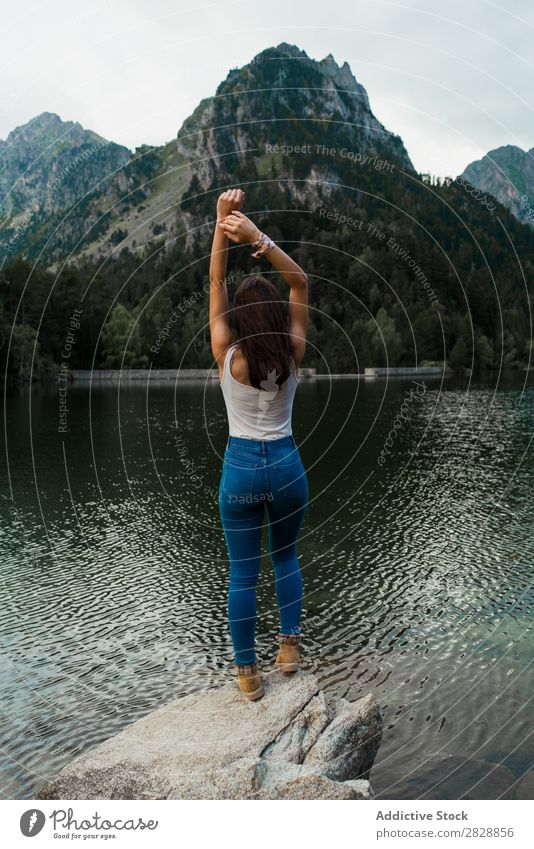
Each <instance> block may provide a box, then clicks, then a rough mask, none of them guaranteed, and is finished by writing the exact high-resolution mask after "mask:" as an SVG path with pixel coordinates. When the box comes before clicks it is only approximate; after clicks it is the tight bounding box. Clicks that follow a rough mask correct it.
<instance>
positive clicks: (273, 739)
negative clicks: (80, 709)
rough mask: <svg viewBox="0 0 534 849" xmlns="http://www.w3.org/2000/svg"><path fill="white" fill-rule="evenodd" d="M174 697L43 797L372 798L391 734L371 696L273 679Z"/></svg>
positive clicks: (299, 677) (310, 680)
mask: <svg viewBox="0 0 534 849" xmlns="http://www.w3.org/2000/svg"><path fill="white" fill-rule="evenodd" d="M264 682H265V696H264V697H263V698H262V699H260V700H259V701H256V702H250V701H247V700H246V699H245V698H244V696H243V695H242V694H241V693H240V692H239V690H238V689H237V685H236V683H235V682H233V681H232V682H230V683H228V684H226V685H225V686H223V687H220V688H218V689H214V690H207V691H204V692H202V693H196V694H193V695H190V696H185V697H184V698H181V699H176V700H175V701H173V702H169V703H168V704H166V705H163V707H161V708H159V709H158V710H156V711H154V712H153V713H150V714H148V716H145V717H144V718H143V719H140V720H138V721H137V722H134V723H133V724H132V725H129V726H127V727H126V728H125V729H124V730H123V731H121V732H120V733H119V734H117V735H116V736H115V737H111V738H110V739H109V740H105V741H104V742H103V743H100V744H99V745H98V746H96V747H95V748H93V749H90V750H89V751H87V752H85V754H83V755H81V756H80V757H78V758H76V760H74V761H73V762H72V763H70V764H69V765H68V766H66V767H64V768H63V769H62V770H61V772H60V773H59V774H58V775H57V776H56V777H55V778H53V779H52V780H50V781H48V782H47V783H46V784H45V785H44V786H43V787H42V788H41V789H40V790H39V792H38V793H37V798H38V799H370V798H372V796H373V794H372V790H371V787H370V785H369V780H368V778H369V771H370V769H371V766H372V764H373V761H374V758H375V756H376V753H377V751H378V747H379V745H380V741H381V737H382V711H381V709H380V707H379V706H378V704H377V703H376V701H375V700H374V698H373V697H372V696H371V695H367V696H365V697H364V698H363V699H359V700H358V701H356V702H354V703H350V702H347V701H345V700H344V699H341V700H339V701H338V702H336V703H334V704H328V703H327V701H326V699H325V695H324V693H323V692H322V691H321V690H320V688H319V685H318V682H317V680H316V678H314V677H313V676H312V675H307V674H304V673H302V672H299V673H297V674H296V675H292V676H289V675H284V674H283V673H282V672H280V671H275V672H273V673H270V674H268V675H265V676H264Z"/></svg>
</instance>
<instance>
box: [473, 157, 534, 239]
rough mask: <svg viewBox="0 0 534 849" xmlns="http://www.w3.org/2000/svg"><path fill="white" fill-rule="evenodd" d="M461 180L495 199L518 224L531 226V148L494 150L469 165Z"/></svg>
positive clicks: (533, 159)
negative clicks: (512, 215) (509, 212)
mask: <svg viewBox="0 0 534 849" xmlns="http://www.w3.org/2000/svg"><path fill="white" fill-rule="evenodd" d="M461 177H462V178H463V179H464V180H465V181H466V182H468V183H470V184H471V186H474V187H475V188H477V189H479V190H480V191H481V192H486V193H487V194H490V195H493V196H494V197H496V198H497V199H498V200H499V201H500V202H501V203H502V204H504V206H506V207H507V208H508V209H509V210H510V211H511V212H512V213H513V214H514V215H515V216H516V218H518V219H519V221H522V222H523V223H524V224H531V225H532V226H534V147H533V148H531V150H528V151H525V150H521V148H520V147H516V146H515V145H513V144H507V145H504V147H497V148H496V149H495V150H490V151H489V153H487V154H486V155H485V156H483V157H482V159H478V160H477V161H476V162H472V163H471V164H470V165H468V166H467V168H466V169H465V170H464V172H463V173H462V174H461Z"/></svg>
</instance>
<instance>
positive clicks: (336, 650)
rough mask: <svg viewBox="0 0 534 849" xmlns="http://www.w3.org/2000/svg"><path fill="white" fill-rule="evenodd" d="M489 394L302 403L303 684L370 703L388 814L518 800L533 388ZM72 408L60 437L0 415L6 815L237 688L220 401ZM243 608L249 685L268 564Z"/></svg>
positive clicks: (298, 421)
mask: <svg viewBox="0 0 534 849" xmlns="http://www.w3.org/2000/svg"><path fill="white" fill-rule="evenodd" d="M496 382H497V378H496V377H495V378H493V382H492V381H491V380H488V381H486V382H472V383H470V384H468V383H467V382H462V383H458V382H453V381H446V382H444V383H443V384H441V383H440V382H439V381H433V382H432V381H428V380H427V381H426V384H425V385H424V387H422V388H421V387H420V388H419V390H418V389H417V386H416V384H414V383H413V382H410V381H409V380H402V381H401V380H397V381H394V382H392V381H390V382H389V383H386V382H383V381H376V382H371V383H368V382H364V381H360V382H358V381H352V380H339V381H334V382H333V383H328V382H326V381H310V382H303V383H302V384H301V386H300V388H299V391H298V393H297V398H296V402H295V410H294V433H295V436H296V437H297V440H298V442H299V445H300V449H301V454H302V458H303V460H304V464H305V466H306V468H307V470H308V479H309V484H310V505H309V508H308V513H307V516H306V520H305V524H304V527H303V531H302V536H301V542H300V548H299V557H300V562H301V566H302V569H303V575H304V582H305V601H304V615H303V633H304V641H303V647H304V652H305V658H306V659H305V665H306V667H307V668H308V669H309V670H313V671H314V672H315V673H316V674H317V675H318V677H319V679H320V681H321V684H322V686H323V687H324V688H325V689H326V691H328V692H329V693H330V694H331V695H332V696H344V697H346V698H347V699H349V700H351V701H353V700H355V699H357V698H358V697H360V696H362V695H364V694H365V693H368V692H372V693H373V694H374V695H375V697H376V698H377V699H378V701H379V702H380V703H381V705H382V706H383V708H384V710H385V720H384V737H383V742H382V746H381V748H380V752H379V755H378V758H377V760H376V763H375V766H374V768H373V772H372V775H371V778H372V784H373V787H374V789H375V792H376V794H377V795H379V796H381V797H383V798H431V797H435V798H462V797H467V798H497V797H501V796H503V797H510V796H512V797H513V796H517V795H521V794H522V795H523V796H525V794H526V793H527V792H528V787H529V786H530V787H531V788H532V773H531V774H530V776H527V777H526V778H525V776H526V774H527V771H528V769H529V768H530V767H531V766H532V762H533V751H534V742H533V740H532V736H529V735H531V730H532V728H531V722H529V720H530V719H531V716H532V702H531V699H532V693H533V687H532V685H533V680H532V675H531V674H530V670H531V665H530V664H531V657H532V642H531V641H530V642H529V629H530V628H531V625H532V598H533V594H532V588H531V580H532V537H533V533H532V531H533V519H532V515H533V510H532V490H533V485H534V468H533V460H532V453H531V450H530V440H531V436H532V430H533V422H534V388H533V387H532V381H531V380H530V381H528V382H527V383H526V384H525V381H524V378H523V377H522V376H519V375H518V376H515V377H514V378H508V379H505V380H503V379H502V378H501V380H500V381H499V384H498V386H496ZM68 407H69V415H68V427H69V431H68V432H67V433H59V432H58V424H59V419H58V398H57V395H56V394H55V393H54V390H53V389H52V390H50V389H48V390H44V389H37V388H36V389H33V390H32V393H31V395H30V393H29V392H28V391H27V390H26V391H20V392H15V393H13V394H12V395H10V396H9V397H8V399H7V411H8V425H7V434H6V444H7V459H6V457H4V458H3V461H2V463H3V469H2V478H3V488H2V498H1V499H0V508H1V510H2V525H1V554H2V558H1V564H2V565H1V569H2V584H1V589H0V592H1V593H2V618H1V622H0V634H1V644H2V654H1V666H0V690H1V702H2V731H1V740H2V743H1V745H2V769H1V774H2V781H1V787H0V789H1V792H2V794H3V796H4V797H7V798H23V797H30V796H32V795H33V793H34V792H35V788H36V787H38V786H39V785H40V784H41V783H42V782H43V781H44V780H45V779H46V778H49V777H51V776H52V774H54V773H55V772H56V771H57V770H58V769H59V768H60V767H61V766H63V765H64V764H66V763H67V762H69V761H70V760H71V759H72V758H73V756H75V755H76V754H78V753H79V752H81V751H83V750H85V749H86V748H87V747H89V746H92V745H94V744H95V743H98V742H99V741H101V740H103V739H105V738H106V737H109V736H110V735H112V734H115V733H117V732H118V731H119V730H120V729H121V728H123V727H124V726H125V725H127V724H129V723H131V722H133V721H134V720H136V719H138V718H140V717H141V716H143V715H145V714H146V713H148V712H149V711H151V710H153V709H155V708H157V707H158V706H160V705H162V704H163V703H164V702H166V701H169V700H170V699H172V698H175V697H177V696H179V695H183V694H186V693H190V692H193V691H196V690H200V689H203V688H206V687H212V686H216V685H218V684H221V683H223V682H224V681H226V680H227V679H228V677H229V676H231V675H232V670H231V667H230V661H231V657H232V652H231V644H230V641H229V637H228V634H227V629H226V622H225V594H226V586H227V577H228V563H227V557H226V550H225V545H224V537H223V534H222V530H221V527H220V523H219V516H218V510H217V502H216V491H217V486H218V481H219V474H220V467H221V455H222V452H223V450H224V445H225V441H226V434H227V425H226V419H225V414H224V407H223V402H222V396H221V393H220V390H219V387H218V386H217V385H210V386H207V387H206V386H204V385H203V384H200V383H198V384H197V383H195V384H192V385H183V384H182V385H180V386H177V387H173V386H151V387H150V388H149V390H148V392H147V391H146V387H144V388H143V387H135V388H121V389H120V390H119V389H118V388H117V387H111V386H108V387H100V388H96V389H95V388H93V390H92V391H91V392H90V391H89V390H88V389H86V388H71V389H70V390H69V395H68ZM401 412H402V414H403V418H402V419H399V418H398V417H399V414H400V413H401ZM399 421H400V422H401V425H400V426H399V424H398V423H399ZM395 423H396V427H395ZM265 543H266V536H265V537H264V546H265ZM258 603H259V611H260V616H259V622H258V653H259V655H260V658H261V660H262V662H263V663H264V665H266V666H268V664H269V663H271V662H272V657H273V652H274V650H275V641H274V635H275V634H276V628H277V616H276V605H275V601H274V588H273V578H272V573H271V569H270V565H269V562H268V559H267V558H266V557H265V558H264V560H263V562H262V577H261V582H260V588H259V594H258ZM529 782H530V785H529ZM526 798H532V796H526Z"/></svg>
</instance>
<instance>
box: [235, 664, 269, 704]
mask: <svg viewBox="0 0 534 849" xmlns="http://www.w3.org/2000/svg"><path fill="white" fill-rule="evenodd" d="M235 668H236V671H237V683H238V685H239V689H240V690H241V692H242V693H244V694H245V696H246V697H247V699H250V700H251V701H252V700H254V699H261V697H262V696H263V695H264V693H265V690H264V689H263V684H262V683H261V675H260V672H259V667H258V661H257V660H256V661H254V663H249V664H247V665H246V666H239V665H238V664H236V667H235Z"/></svg>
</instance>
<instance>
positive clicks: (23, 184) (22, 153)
mask: <svg viewBox="0 0 534 849" xmlns="http://www.w3.org/2000/svg"><path fill="white" fill-rule="evenodd" d="M130 157H131V153H130V151H129V150H128V149H127V148H125V147H121V146H120V145H117V144H114V143H113V142H108V141H106V139H103V138H102V137H101V136H99V135H97V134H96V133H93V132H92V131H91V130H85V129H84V128H83V127H82V126H81V125H80V124H78V123H73V122H72V121H62V120H61V119H60V118H59V116H58V115H54V114H53V113H51V112H43V114H42V115H38V116H37V117H36V118H34V119H33V120H32V121H29V122H28V123H27V124H25V125H24V126H22V127H17V128H16V129H15V130H13V131H12V132H11V133H10V134H9V136H8V137H7V139H6V140H5V141H0V166H1V171H0V227H1V228H2V229H3V230H6V229H9V228H12V229H16V228H18V227H21V226H26V225H28V223H29V220H30V219H31V217H32V216H33V215H34V214H35V213H38V212H39V211H43V212H46V213H52V212H56V211H57V210H58V209H59V210H68V209H70V208H71V207H73V206H74V205H75V204H76V203H77V202H78V201H79V200H80V199H81V198H83V197H84V196H85V195H86V194H87V193H89V192H92V191H96V192H100V191H101V190H102V188H101V183H102V181H105V180H106V178H108V176H109V175H110V174H113V173H114V172H117V171H119V170H120V169H121V168H122V166H123V165H124V164H125V163H126V162H128V160H129V159H130Z"/></svg>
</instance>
